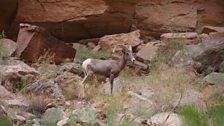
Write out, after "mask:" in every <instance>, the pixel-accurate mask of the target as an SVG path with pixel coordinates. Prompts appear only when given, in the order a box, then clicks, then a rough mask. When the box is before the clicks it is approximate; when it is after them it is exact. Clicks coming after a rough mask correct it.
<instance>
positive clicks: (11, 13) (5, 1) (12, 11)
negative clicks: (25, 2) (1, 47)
mask: <svg viewBox="0 0 224 126" xmlns="http://www.w3.org/2000/svg"><path fill="white" fill-rule="evenodd" d="M18 1H19V0H0V8H1V9H0V15H1V18H0V32H2V31H3V30H4V31H5V32H7V31H8V29H9V28H10V26H11V23H12V22H13V21H14V18H15V16H16V11H17V8H18Z"/></svg>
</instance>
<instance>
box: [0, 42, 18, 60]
mask: <svg viewBox="0 0 224 126" xmlns="http://www.w3.org/2000/svg"><path fill="white" fill-rule="evenodd" d="M16 47H17V44H16V43H15V42H14V41H12V40H10V39H0V58H3V57H9V56H11V55H12V54H13V53H14V52H15V51H16Z"/></svg>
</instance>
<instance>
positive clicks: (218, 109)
mask: <svg viewBox="0 0 224 126" xmlns="http://www.w3.org/2000/svg"><path fill="white" fill-rule="evenodd" d="M208 113H209V115H210V116H211V120H212V124H213V126H223V125H224V104H221V105H213V106H211V107H210V108H209V111H208Z"/></svg>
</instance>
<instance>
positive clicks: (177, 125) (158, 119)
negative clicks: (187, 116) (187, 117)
mask: <svg viewBox="0 0 224 126" xmlns="http://www.w3.org/2000/svg"><path fill="white" fill-rule="evenodd" d="M149 122H150V123H149V124H153V125H163V126H182V121H181V118H180V116H178V115H177V114H175V113H173V112H162V113H158V114H156V115H154V116H152V117H151V118H150V120H149Z"/></svg>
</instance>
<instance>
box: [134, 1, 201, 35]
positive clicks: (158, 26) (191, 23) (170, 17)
mask: <svg viewBox="0 0 224 126" xmlns="http://www.w3.org/2000/svg"><path fill="white" fill-rule="evenodd" d="M136 17H137V20H138V24H137V25H138V28H139V29H141V30H144V31H147V32H148V33H149V34H150V35H151V36H154V37H159V36H160V34H162V33H164V32H168V31H176V32H186V31H193V30H194V29H195V28H196V24H197V7H196V6H195V4H194V2H192V0H189V1H183V0H181V1H180V0H175V1H168V0H163V1H161V0H143V1H142V2H140V3H139V4H138V6H137V7H136Z"/></svg>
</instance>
